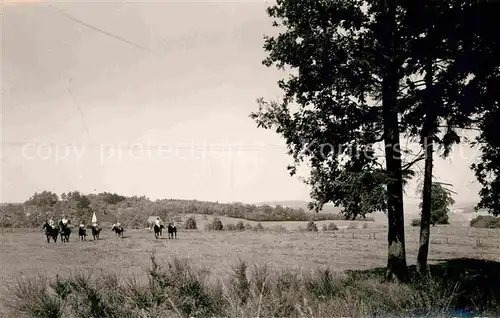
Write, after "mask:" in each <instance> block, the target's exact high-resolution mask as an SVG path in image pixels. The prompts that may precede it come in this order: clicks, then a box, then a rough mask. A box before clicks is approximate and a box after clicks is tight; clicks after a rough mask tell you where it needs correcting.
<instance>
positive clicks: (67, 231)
mask: <svg viewBox="0 0 500 318" xmlns="http://www.w3.org/2000/svg"><path fill="white" fill-rule="evenodd" d="M59 226H60V227H61V230H60V233H61V240H62V241H63V243H64V242H69V236H70V235H71V228H70V227H69V226H68V224H63V222H62V221H60V222H59Z"/></svg>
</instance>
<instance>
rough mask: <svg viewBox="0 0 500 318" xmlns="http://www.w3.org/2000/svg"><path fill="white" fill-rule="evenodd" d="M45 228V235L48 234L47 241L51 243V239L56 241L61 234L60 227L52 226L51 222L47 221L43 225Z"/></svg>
mask: <svg viewBox="0 0 500 318" xmlns="http://www.w3.org/2000/svg"><path fill="white" fill-rule="evenodd" d="M42 229H43V230H45V236H47V243H50V239H51V238H52V239H53V240H54V243H56V242H57V235H58V234H59V229H58V228H57V227H55V226H51V225H50V224H49V222H47V221H45V223H44V224H43V227H42Z"/></svg>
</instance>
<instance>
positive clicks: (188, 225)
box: [184, 216, 198, 230]
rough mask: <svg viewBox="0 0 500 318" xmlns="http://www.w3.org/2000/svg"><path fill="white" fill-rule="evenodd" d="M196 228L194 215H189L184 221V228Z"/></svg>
mask: <svg viewBox="0 0 500 318" xmlns="http://www.w3.org/2000/svg"><path fill="white" fill-rule="evenodd" d="M197 228H198V227H197V225H196V219H195V218H194V216H191V217H189V218H188V219H187V220H186V222H184V229H186V230H196V229H197Z"/></svg>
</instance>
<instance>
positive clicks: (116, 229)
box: [111, 224, 125, 238]
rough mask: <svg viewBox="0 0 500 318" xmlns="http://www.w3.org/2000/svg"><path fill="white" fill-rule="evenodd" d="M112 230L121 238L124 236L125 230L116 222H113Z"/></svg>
mask: <svg viewBox="0 0 500 318" xmlns="http://www.w3.org/2000/svg"><path fill="white" fill-rule="evenodd" d="M111 231H113V232H115V234H116V236H118V237H121V238H123V232H125V230H124V229H123V227H122V226H117V225H116V224H113V227H112V228H111Z"/></svg>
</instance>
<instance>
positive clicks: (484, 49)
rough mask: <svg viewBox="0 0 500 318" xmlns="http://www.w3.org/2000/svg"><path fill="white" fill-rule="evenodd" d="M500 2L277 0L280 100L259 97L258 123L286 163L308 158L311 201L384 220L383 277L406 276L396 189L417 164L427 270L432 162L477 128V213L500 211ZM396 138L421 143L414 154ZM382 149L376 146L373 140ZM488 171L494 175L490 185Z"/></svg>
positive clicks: (272, 49) (272, 62)
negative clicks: (420, 165)
mask: <svg viewBox="0 0 500 318" xmlns="http://www.w3.org/2000/svg"><path fill="white" fill-rule="evenodd" d="M497 13H500V7H499V6H498V5H496V4H494V3H493V2H487V1H480V0H473V1H471V0H450V1H427V0H426V1H387V0H372V1H363V0H339V1H315V0H304V1H293V0H277V2H276V4H275V5H272V6H270V7H269V8H268V14H269V16H270V17H271V18H272V19H273V25H274V26H275V27H277V28H279V31H278V33H277V35H275V36H267V37H266V38H265V45H264V49H265V50H266V51H267V53H268V56H267V58H266V59H265V60H264V61H263V63H264V64H265V65H266V66H268V67H271V66H275V67H277V68H278V69H282V70H286V71H288V72H287V73H288V74H287V76H286V77H285V78H283V79H282V80H280V81H279V83H278V85H279V87H280V88H281V89H282V90H283V92H284V94H283V95H284V96H283V98H282V99H280V100H277V101H265V100H263V99H262V98H261V99H259V100H258V103H259V110H258V111H257V112H255V113H252V114H251V117H252V118H253V119H254V120H255V121H256V122H257V123H258V126H260V127H263V128H265V129H273V130H275V131H276V132H277V133H278V134H280V135H281V136H282V137H284V139H285V140H286V143H287V146H288V150H289V154H290V155H291V156H292V157H293V158H294V165H292V166H289V170H290V173H291V174H292V175H293V174H295V173H296V171H297V166H298V165H300V164H301V163H302V162H308V165H309V167H310V168H311V174H310V177H309V178H307V179H305V182H306V183H307V184H309V185H310V186H311V189H312V190H311V197H312V198H313V199H314V202H313V203H312V204H311V208H314V209H316V210H317V211H318V210H321V207H322V206H323V205H324V204H325V203H327V202H334V203H336V204H339V205H341V206H343V207H344V209H343V213H345V214H346V215H363V214H365V213H370V212H372V211H374V210H382V211H386V212H387V215H388V263H387V265H388V266H387V268H388V272H387V274H388V277H396V278H398V279H399V280H406V279H407V278H408V270H407V262H406V249H405V233H404V211H403V209H404V208H403V187H404V184H405V182H407V181H408V180H410V179H411V178H412V177H413V176H414V175H415V174H416V173H415V170H414V167H415V164H416V163H417V162H419V161H422V160H424V165H425V167H424V172H423V178H424V181H423V189H422V192H423V195H422V212H421V220H420V226H421V229H420V248H419V253H418V258H417V264H418V267H419V270H420V272H422V273H425V272H426V271H427V255H428V250H429V241H430V238H429V237H430V223H431V217H432V216H431V209H432V203H431V200H432V192H433V190H434V189H433V156H434V153H435V152H437V151H439V152H440V155H441V156H443V157H446V156H448V155H449V153H450V151H451V146H452V145H454V144H458V143H460V142H462V141H463V138H461V137H460V134H461V133H462V132H464V131H467V129H471V128H476V129H479V130H480V131H481V134H480V136H479V137H478V139H477V142H480V143H481V144H482V150H483V152H482V158H481V159H482V163H481V164H479V165H474V166H473V167H472V168H473V169H475V171H476V174H477V176H478V179H479V181H480V182H481V183H482V184H483V186H484V189H483V190H482V191H481V193H480V195H481V197H482V201H481V206H482V207H487V208H489V209H490V211H491V212H492V213H495V214H497V213H498V212H500V208H499V207H500V205H499V202H500V200H498V199H499V198H500V191H499V190H500V186H499V185H500V181H498V180H500V176H498V173H497V172H498V171H500V170H499V169H498V168H499V165H500V160H498V159H500V155H498V154H499V153H500V152H499V151H498V149H499V147H500V142H497V139H496V138H498V136H499V134H498V133H497V132H499V129H500V128H498V127H496V125H495V123H496V121H495V119H498V118H500V111H499V107H498V106H499V101H500V98H499V97H500V94H499V90H498V87H500V71H499V68H500V41H499V40H500V38H499V37H498V36H497V35H496V34H495V33H494V32H491V30H492V29H494V28H495V26H496V25H497V19H498V17H497V16H498V15H497ZM401 135H403V136H405V137H406V138H409V139H410V140H413V141H415V142H417V143H418V144H419V145H420V152H419V153H417V154H414V153H413V152H412V151H411V150H410V149H406V148H405V147H402V145H401V141H400V138H401ZM378 144H382V145H381V148H382V149H381V150H380V151H377V145H378ZM491 173H493V178H491Z"/></svg>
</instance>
